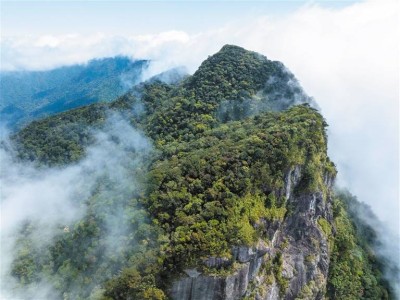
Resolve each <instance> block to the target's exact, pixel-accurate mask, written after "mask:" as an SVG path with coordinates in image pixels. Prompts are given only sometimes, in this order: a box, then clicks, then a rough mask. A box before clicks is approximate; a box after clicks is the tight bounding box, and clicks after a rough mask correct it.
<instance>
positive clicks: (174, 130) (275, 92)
mask: <svg viewBox="0 0 400 300" xmlns="http://www.w3.org/2000/svg"><path fill="white" fill-rule="evenodd" d="M298 103H312V100H311V99H309V98H308V97H307V96H305V95H304V93H303V92H302V91H301V89H300V88H299V86H298V84H297V82H296V80H295V78H294V77H293V75H292V74H290V73H289V72H288V71H287V70H286V69H285V68H284V67H283V65H282V64H281V63H279V62H272V61H269V60H267V59H266V58H265V57H264V56H261V55H259V54H257V53H254V52H249V51H246V50H244V49H242V48H240V47H236V46H229V45H228V46H225V47H224V48H223V49H222V50H221V51H220V52H219V53H217V54H216V55H214V56H212V57H210V58H209V59H207V60H206V61H205V62H204V63H203V64H202V65H201V67H200V68H199V70H198V71H197V72H196V73H195V74H194V75H193V76H190V77H187V78H186V79H184V80H183V81H181V82H177V83H174V84H167V83H163V82H161V81H159V80H157V79H153V80H151V81H149V82H146V83H143V84H140V85H138V86H136V87H135V88H134V89H133V90H131V91H130V92H129V93H127V94H125V95H124V96H122V97H120V98H118V99H117V100H116V101H114V102H112V103H110V104H102V105H91V106H87V107H84V108H80V109H76V110H72V111H69V112H66V113H63V114H59V115H56V116H53V117H50V118H47V119H44V120H42V121H38V122H33V123H32V124H30V125H29V126H27V127H25V128H24V129H23V130H21V131H20V132H19V133H18V134H16V135H15V136H14V137H13V140H14V141H15V144H16V145H17V146H16V148H17V150H18V153H19V156H20V157H21V158H23V159H28V160H35V161H39V162H41V163H44V164H49V165H62V164H66V163H69V162H73V161H76V160H78V159H79V158H81V157H82V156H83V155H84V149H85V147H86V146H87V145H90V143H91V142H92V138H93V137H92V135H91V132H92V131H91V130H92V129H93V128H98V129H101V128H102V126H103V124H104V121H105V119H106V117H107V114H108V113H109V112H110V111H118V112H119V113H120V114H122V115H124V116H126V117H127V118H129V119H130V120H131V123H132V124H133V125H134V126H135V127H137V128H140V129H141V130H142V131H143V132H145V133H146V134H147V135H148V136H149V137H150V138H151V139H152V140H153V142H154V145H155V148H156V151H155V153H156V155H154V156H153V157H152V158H151V159H150V160H149V161H148V162H147V163H146V165H145V166H143V167H142V168H141V172H142V173H143V174H141V176H142V177H143V178H144V179H143V183H142V186H141V191H140V192H138V191H136V192H134V193H131V194H129V191H127V193H128V195H127V196H126V197H122V198H118V197H115V196H113V197H112V198H107V197H106V198H104V197H102V196H101V195H102V194H101V193H95V194H94V195H93V197H92V199H91V201H89V203H86V204H85V205H87V206H88V208H89V209H88V213H87V215H86V216H85V217H84V218H83V219H82V220H81V221H80V222H78V223H77V224H71V225H70V226H69V232H68V233H65V232H63V233H61V234H60V235H59V236H58V237H57V239H56V241H55V242H54V243H53V244H52V245H51V246H50V247H47V248H46V249H41V250H40V249H39V250H38V249H36V248H35V247H32V245H30V244H29V234H28V233H29V231H28V232H27V231H26V230H28V229H26V228H25V229H23V230H22V233H23V234H24V235H23V236H25V238H21V242H20V245H21V247H20V250H18V251H19V252H18V258H17V259H16V260H15V262H14V269H13V275H14V276H15V277H16V278H18V279H19V280H20V282H21V284H22V285H23V284H25V283H29V282H38V281H40V280H42V279H43V277H44V278H46V279H48V280H49V281H50V282H51V283H52V284H53V286H54V287H56V289H57V290H58V291H59V292H60V293H61V294H63V293H66V294H64V297H70V298H71V299H84V298H85V299H86V298H89V297H90V299H103V300H106V299H128V298H129V299H166V296H165V293H164V292H163V291H165V288H166V286H167V284H168V282H169V281H170V280H171V279H173V276H175V275H177V274H178V273H179V272H180V271H181V270H182V268H184V267H187V266H191V265H194V264H196V265H200V264H198V262H199V260H201V259H202V258H204V257H207V256H210V255H213V256H219V257H227V258H229V257H230V255H231V252H230V250H231V247H232V246H233V245H252V244H253V243H254V242H255V241H256V240H257V239H258V238H259V237H260V236H262V235H264V238H265V232H266V230H267V227H268V224H270V223H271V222H273V221H274V220H282V219H283V218H285V216H286V214H288V213H291V211H290V207H287V205H286V201H285V197H284V191H283V187H284V176H285V174H286V173H287V172H288V171H289V170H290V169H291V168H293V167H295V166H301V169H302V178H301V181H300V184H299V185H298V188H297V190H296V191H295V192H296V193H304V192H313V191H317V190H322V191H324V189H325V186H324V183H323V178H324V175H325V174H326V173H330V174H331V175H334V174H335V173H336V170H335V167H334V165H333V163H331V162H330V160H329V158H328V156H327V140H326V139H327V138H326V131H325V130H326V126H327V124H326V123H325V121H324V119H323V117H322V116H321V115H320V114H319V113H318V112H317V111H316V110H315V109H313V108H311V107H310V106H309V105H307V104H305V105H299V106H294V107H292V106H293V105H294V104H298ZM103 185H104V186H107V184H106V183H103ZM120 188H121V190H124V187H120ZM340 203H342V202H335V209H336V215H335V216H336V219H335V227H330V224H329V223H328V222H327V221H326V220H322V219H321V220H319V221H318V222H319V225H320V226H321V228H322V229H323V231H324V232H325V233H326V234H327V235H330V234H331V233H334V232H337V235H336V237H335V241H334V243H332V244H333V245H334V248H333V258H332V262H333V264H332V269H331V271H330V272H331V273H330V274H331V275H330V283H329V284H330V287H329V289H328V292H329V293H328V295H330V296H332V295H333V296H335V295H342V296H343V297H344V298H342V299H362V298H361V296H362V295H364V297H366V296H365V295H385V287H384V286H383V285H382V282H381V281H380V280H381V279H380V278H381V277H380V276H379V275H378V274H377V273H374V271H373V268H372V265H371V264H372V260H373V258H374V256H373V255H372V253H370V252H368V251H366V250H365V249H366V248H362V247H361V246H357V247H358V248H357V249H355V248H354V247H356V246H355V245H358V244H357V243H358V240H357V239H358V237H357V231H356V230H355V229H354V227H352V226H353V225H352V223H351V221H350V218H349V216H348V215H347V212H346V211H347V210H346V207H345V206H343V204H340ZM341 205H342V206H341ZM93 207H95V209H94V208H93ZM117 208H119V209H121V210H122V211H123V212H124V216H125V217H124V218H125V219H124V222H125V223H124V224H126V232H123V233H121V234H120V235H119V238H120V240H122V241H123V243H122V244H121V245H122V246H121V249H119V250H118V251H117V254H115V255H111V254H109V253H108V252H107V251H106V248H107V245H108V243H109V241H107V240H106V239H104V237H105V236H107V232H106V231H107V226H105V225H104V220H105V219H106V218H107V216H109V215H110V214H111V215H112V212H113V211H114V210H115V209H117ZM32 226H34V224H32ZM28 227H29V226H28ZM124 227H125V226H124ZM346 239H347V240H346ZM119 244H120V243H119ZM346 247H347V248H346ZM360 247H361V248H360ZM35 249H36V250H35ZM359 249H361V250H359ZM363 249H364V250H363ZM356 250H357V251H358V252H357V251H356ZM341 251H344V252H345V255H347V256H343V257H348V258H349V260H348V262H347V261H343V259H342V258H343V257H341V256H340V254H339V253H341ZM346 251H347V252H346ZM39 253H42V254H43V253H46V254H45V255H42V254H40V255H39ZM359 253H361V254H360V255H364V256H365V259H364V260H362V262H361V263H359V264H358V265H357V267H356V268H353V266H351V268H353V269H352V270H354V271H355V272H357V273H355V274H356V275H357V276H359V278H360V279H359V281H358V283H359V284H358V283H357V284H358V285H354V286H351V287H350V285H351V283H350V282H351V280H352V278H348V277H345V275H346V276H347V275H349V273H346V274H342V273H343V270H345V269H346V268H350V266H347V265H346V264H348V263H353V261H356V259H357V257H358V256H359ZM364 256H363V257H364ZM350 258H351V259H350ZM269 268H270V270H269V273H270V274H271V276H272V274H275V277H276V279H277V280H278V282H279V284H280V285H281V286H285V285H287V282H286V281H285V279H284V278H283V277H282V276H281V269H282V257H279V256H277V257H276V258H275V260H274V261H273V262H272V263H271V264H270V266H269ZM346 270H347V269H346ZM204 271H207V270H204ZM346 272H347V271H346ZM368 272H369V273H368ZM361 273H362V274H367V275H365V276H364V275H362V274H361ZM38 274H39V275H38ZM89 274H90V276H89ZM350 274H352V273H350ZM360 274H361V275H360ZM374 278H375V279H374ZM374 280H375V281H374ZM75 282H80V285H79V286H74V288H73V290H74V292H72V294H68V293H71V289H72V284H73V283H75ZM368 284H369V287H367V285H368ZM353 287H354V288H353ZM361 289H363V291H364V290H365V292H363V293H357V292H355V291H358V292H359V291H360V290H361ZM333 296H332V297H333ZM347 296H348V297H350V298H347ZM353 296H354V298H351V297H353ZM357 297H359V298H357ZM339 298H340V297H339ZM339 298H338V299H339ZM369 299H372V298H369Z"/></svg>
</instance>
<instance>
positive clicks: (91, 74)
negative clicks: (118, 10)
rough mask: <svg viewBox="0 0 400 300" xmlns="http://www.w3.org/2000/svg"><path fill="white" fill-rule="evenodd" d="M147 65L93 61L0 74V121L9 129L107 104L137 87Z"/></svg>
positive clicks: (121, 60) (116, 60)
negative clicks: (39, 119)
mask: <svg viewBox="0 0 400 300" xmlns="http://www.w3.org/2000/svg"><path fill="white" fill-rule="evenodd" d="M147 64H148V61H144V60H138V61H132V60H130V59H129V58H127V57H114V58H104V59H96V60H92V61H90V62H88V64H86V65H73V66H69V67H61V68H57V69H54V70H50V71H40V72H38V71H36V72H35V71H30V72H29V71H17V72H2V73H1V74H0V76H1V77H0V99H1V103H0V117H1V119H2V122H6V123H7V125H8V126H9V127H12V128H13V127H15V126H21V125H24V124H26V123H28V122H29V121H31V120H35V119H38V118H41V117H44V116H48V115H52V114H54V113H59V112H62V111H66V110H69V109H72V108H75V107H79V106H83V105H87V104H90V103H95V102H99V101H100V102H107V101H111V100H114V99H115V98H116V97H118V96H120V95H122V94H123V93H125V92H126V91H127V90H128V89H129V88H131V87H132V86H133V85H134V84H135V83H138V81H139V80H140V76H141V74H142V71H143V69H144V68H146V67H147Z"/></svg>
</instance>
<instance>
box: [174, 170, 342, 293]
mask: <svg viewBox="0 0 400 300" xmlns="http://www.w3.org/2000/svg"><path fill="white" fill-rule="evenodd" d="M301 175H302V174H301V168H300V167H295V168H293V169H291V170H289V171H288V172H287V174H286V176H285V187H284V188H283V189H282V190H281V191H278V193H279V194H281V195H284V196H285V197H286V199H287V205H288V207H291V208H292V211H291V212H290V213H288V214H287V216H286V217H285V219H284V220H283V221H281V222H273V223H272V224H270V226H269V228H268V233H267V234H266V236H265V239H262V240H259V242H258V243H257V245H256V246H255V247H245V246H236V247H233V248H232V258H231V259H227V258H217V257H210V258H207V259H205V260H204V261H203V263H204V265H205V266H207V267H208V268H215V269H220V268H223V267H227V266H230V265H232V264H233V265H234V268H233V269H234V270H235V271H232V273H231V274H230V275H220V276H212V275H207V274H201V273H200V272H197V270H186V271H185V273H186V274H185V275H184V276H182V277H181V278H180V279H179V280H177V281H175V282H174V283H173V285H172V287H171V289H170V296H171V298H172V299H174V300H175V299H176V300H206V299H207V300H228V299H242V298H243V297H245V296H247V297H249V298H250V299H256V300H275V299H287V300H290V299H323V295H324V294H325V293H324V292H325V286H326V280H327V276H328V267H329V247H328V245H329V242H328V237H327V236H326V234H325V233H324V232H323V230H322V228H321V227H320V226H319V225H318V219H319V218H324V219H325V220H326V221H328V222H329V223H331V222H332V220H333V216H332V209H331V199H330V196H329V190H330V189H331V186H332V184H333V180H334V178H331V177H330V176H329V175H326V176H325V177H324V184H325V186H326V188H327V190H328V192H327V193H325V194H324V193H323V192H322V191H318V192H314V193H300V194H294V193H293V190H294V189H295V187H296V186H297V185H298V184H299V182H300V179H301ZM278 256H279V257H280V259H279V261H278V260H277V259H276V258H277V257H278ZM268 264H269V266H270V269H271V265H274V266H275V267H272V269H274V271H271V270H268V267H263V266H267V265H268ZM276 270H278V271H276Z"/></svg>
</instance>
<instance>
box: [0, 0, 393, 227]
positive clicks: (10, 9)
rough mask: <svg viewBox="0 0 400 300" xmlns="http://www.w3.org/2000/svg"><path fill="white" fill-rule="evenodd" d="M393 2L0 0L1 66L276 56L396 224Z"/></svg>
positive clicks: (194, 62) (333, 151) (347, 165)
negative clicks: (248, 53)
mask: <svg viewBox="0 0 400 300" xmlns="http://www.w3.org/2000/svg"><path fill="white" fill-rule="evenodd" d="M398 36H399V3H398V1H395V0H393V1H392V0H369V1H185V2H183V1H176V2H172V1H157V2H156V1H146V2H145V1H142V2H140V1H121V2H118V1H85V2H82V1H69V2H64V1H52V2H50V1H47V2H35V1H2V2H1V39H0V46H1V60H0V62H1V65H0V66H1V70H3V71H6V70H24V69H26V70H46V69H51V68H54V67H57V66H62V65H68V64H73V63H85V62H87V61H88V60H90V59H92V58H96V57H107V56H114V55H127V56H130V57H132V58H137V59H139V58H140V59H143V58H145V59H151V60H152V61H153V63H152V65H151V68H150V70H149V71H148V74H147V75H146V76H147V77H150V76H151V75H154V74H156V73H158V72H161V71H164V70H166V69H168V68H171V67H175V66H181V65H183V66H186V67H187V68H188V70H189V72H194V71H195V70H196V68H197V67H198V66H199V65H200V63H201V62H202V61H203V60H204V59H206V58H207V57H208V56H209V55H212V54H213V53H215V52H217V51H218V50H219V49H220V48H221V47H222V46H223V45H224V44H227V43H229V44H237V45H239V46H242V47H245V48H247V49H249V50H254V51H257V52H260V53H262V54H264V55H266V56H267V57H268V58H269V59H273V60H280V61H282V62H283V63H284V64H285V65H286V66H287V67H288V68H289V69H290V70H291V71H292V72H293V73H294V74H295V76H296V77H297V78H298V79H299V81H300V84H301V85H302V86H303V88H304V89H305V91H306V92H307V93H308V95H310V96H312V97H314V98H315V100H316V101H317V103H318V104H319V106H320V107H321V112H322V114H323V115H324V117H325V118H326V119H327V121H328V123H329V125H330V126H329V132H328V134H329V154H330V156H331V158H332V160H333V161H334V162H335V163H336V164H337V166H338V170H339V174H338V179H337V182H338V184H339V185H341V186H345V187H348V188H349V189H350V191H351V192H352V193H353V194H355V195H356V196H357V197H358V198H359V200H361V201H363V202H365V203H367V204H369V205H370V206H371V207H372V208H373V210H374V212H375V213H376V214H377V215H378V216H379V218H380V219H381V220H382V221H383V222H384V223H385V224H386V225H387V226H388V227H389V228H390V229H391V230H392V231H393V232H395V233H397V234H399V231H400V226H399V214H400V212H399V209H400V208H399V167H400V165H399V53H400V51H399V50H400V49H399V39H398Z"/></svg>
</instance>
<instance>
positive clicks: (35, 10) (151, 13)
mask: <svg viewBox="0 0 400 300" xmlns="http://www.w3.org/2000/svg"><path fill="white" fill-rule="evenodd" d="M354 2H356V1H41V2H37V1H2V11H1V25H2V29H1V34H2V35H3V36H15V35H27V34H29V35H43V34H66V33H71V32H77V33H82V34H88V33H94V32H103V33H107V34H110V33H113V34H116V33H120V34H148V33H156V32H159V31H166V30H184V31H186V32H188V33H195V32H198V31H204V30H208V29H210V28H215V27H218V26H221V25H223V24H226V23H227V22H231V21H233V20H235V19H238V18H240V19H241V20H243V21H246V20H251V19H253V18H256V17H258V16H262V15H270V16H273V17H280V16H282V15H285V14H288V13H290V12H293V11H294V10H296V9H298V8H299V7H301V6H304V5H310V4H316V3H318V4H319V5H321V6H323V7H329V8H332V9H338V8H342V7H345V6H348V5H350V4H353V3H354Z"/></svg>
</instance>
